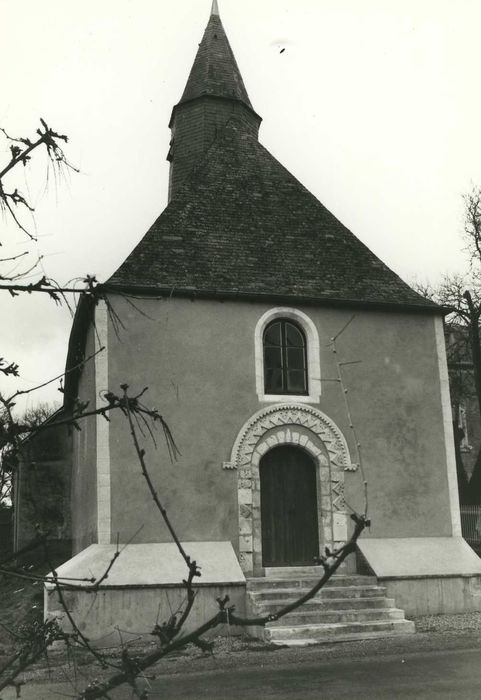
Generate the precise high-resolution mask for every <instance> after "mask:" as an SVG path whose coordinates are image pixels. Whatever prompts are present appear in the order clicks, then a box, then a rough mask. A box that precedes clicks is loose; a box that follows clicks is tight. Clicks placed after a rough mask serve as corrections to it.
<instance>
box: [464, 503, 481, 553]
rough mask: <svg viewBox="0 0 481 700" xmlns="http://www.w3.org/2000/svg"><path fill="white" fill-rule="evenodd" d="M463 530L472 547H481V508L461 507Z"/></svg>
mask: <svg viewBox="0 0 481 700" xmlns="http://www.w3.org/2000/svg"><path fill="white" fill-rule="evenodd" d="M461 530H462V533H463V537H464V539H465V540H466V541H467V542H469V544H470V545H472V546H476V547H477V548H478V547H481V506H461Z"/></svg>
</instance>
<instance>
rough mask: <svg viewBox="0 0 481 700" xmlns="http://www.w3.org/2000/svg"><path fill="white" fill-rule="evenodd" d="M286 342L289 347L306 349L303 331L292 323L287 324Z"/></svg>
mask: <svg viewBox="0 0 481 700" xmlns="http://www.w3.org/2000/svg"><path fill="white" fill-rule="evenodd" d="M286 341H287V345H290V346H292V345H293V346H294V347H296V348H303V347H304V338H303V336H302V333H301V331H300V330H299V329H298V328H297V326H294V325H293V324H292V323H287V322H286Z"/></svg>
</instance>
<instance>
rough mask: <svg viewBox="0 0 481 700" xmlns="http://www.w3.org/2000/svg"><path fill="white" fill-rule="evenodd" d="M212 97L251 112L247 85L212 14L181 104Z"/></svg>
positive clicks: (216, 19)
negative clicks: (233, 102) (237, 102)
mask: <svg viewBox="0 0 481 700" xmlns="http://www.w3.org/2000/svg"><path fill="white" fill-rule="evenodd" d="M203 95H213V96H215V97H226V98H229V99H236V100H240V101H241V102H244V103H245V104H246V105H247V106H248V107H250V108H251V109H252V105H251V102H250V100H249V96H248V94H247V90H246V89H245V86H244V81H243V80H242V76H241V74H240V71H239V68H238V66H237V63H236V60H235V57H234V54H233V52H232V49H231V47H230V44H229V40H228V39H227V36H226V33H225V31H224V27H223V26H222V22H221V20H220V17H219V15H218V14H211V16H210V19H209V22H208V24H207V27H206V29H205V32H204V36H203V38H202V41H201V43H200V44H199V49H198V51H197V55H196V57H195V60H194V64H193V66H192V69H191V71H190V74H189V78H188V80H187V84H186V86H185V90H184V93H183V95H182V97H181V99H180V102H179V104H182V103H183V102H187V101H189V100H193V99H196V98H197V97H202V96H203Z"/></svg>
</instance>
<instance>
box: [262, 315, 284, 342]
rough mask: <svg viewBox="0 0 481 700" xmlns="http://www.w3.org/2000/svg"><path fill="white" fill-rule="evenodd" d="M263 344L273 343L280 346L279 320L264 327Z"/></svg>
mask: <svg viewBox="0 0 481 700" xmlns="http://www.w3.org/2000/svg"><path fill="white" fill-rule="evenodd" d="M264 345H275V346H276V347H280V345H281V324H280V322H279V321H278V322H277V323H271V325H270V326H268V327H267V328H266V331H265V333H264Z"/></svg>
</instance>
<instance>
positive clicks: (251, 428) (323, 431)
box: [224, 403, 356, 575]
mask: <svg viewBox="0 0 481 700" xmlns="http://www.w3.org/2000/svg"><path fill="white" fill-rule="evenodd" d="M277 445H298V446H299V447H301V448H303V449H304V450H306V452H308V453H309V454H310V455H311V456H312V457H313V458H314V459H315V462H316V464H317V502H318V507H319V513H318V516H319V518H318V519H319V529H320V533H319V535H320V537H319V541H320V542H321V543H323V544H328V545H329V546H331V547H332V546H334V547H335V546H338V545H340V544H342V543H343V542H345V541H346V539H347V536H348V534H347V533H348V513H347V512H346V505H345V502H344V472H345V471H353V470H355V469H356V465H353V464H351V459H350V456H349V450H348V447H347V443H346V440H345V438H344V436H343V434H342V433H341V431H340V430H339V428H338V427H337V425H336V424H335V423H334V422H333V421H332V420H331V419H330V418H328V416H326V415H325V414H324V413H322V412H321V411H319V410H318V409H316V408H313V407H312V406H306V405H301V404H294V403H292V404H289V403H282V404H276V405H274V406H269V407H268V408H264V409H262V410H260V411H258V412H257V413H255V414H254V415H253V416H252V417H251V418H250V419H249V420H248V421H247V422H246V423H245V425H244V426H243V427H242V429H241V431H240V432H239V434H238V436H237V439H236V441H235V443H234V447H233V449H232V454H231V460H230V463H225V464H224V468H230V469H237V477H238V478H237V489H238V505H239V551H240V565H241V567H242V570H243V571H244V573H245V574H246V575H252V574H253V573H260V571H261V569H262V539H261V509H260V476H259V462H260V459H261V457H262V455H263V454H265V453H266V452H267V451H268V450H270V449H271V448H273V447H275V446H277Z"/></svg>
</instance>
